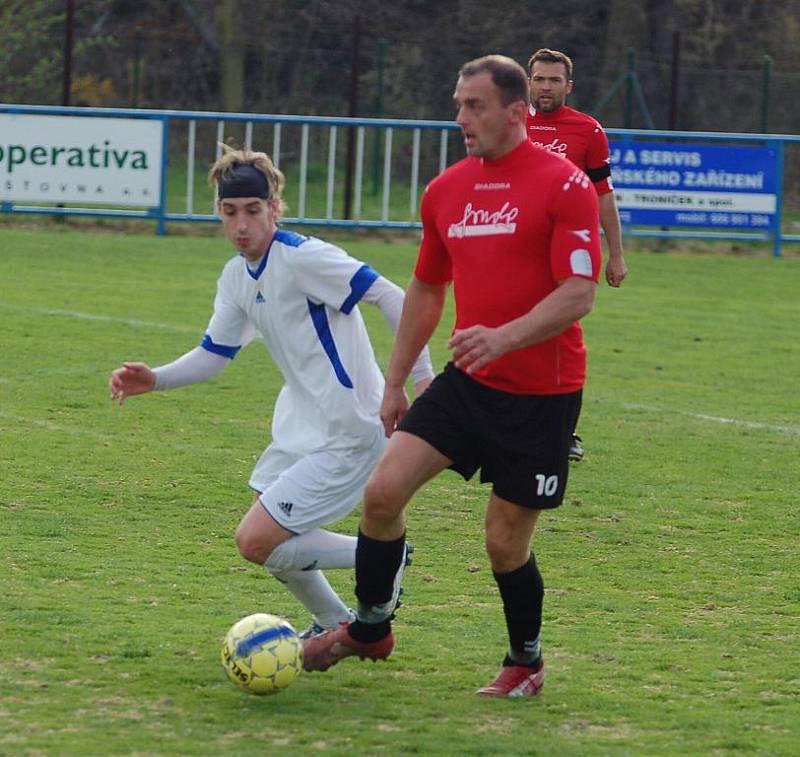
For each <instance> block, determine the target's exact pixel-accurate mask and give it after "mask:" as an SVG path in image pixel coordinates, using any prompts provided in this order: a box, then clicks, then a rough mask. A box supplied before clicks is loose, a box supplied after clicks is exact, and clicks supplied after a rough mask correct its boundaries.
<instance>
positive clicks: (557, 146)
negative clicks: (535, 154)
mask: <svg viewBox="0 0 800 757" xmlns="http://www.w3.org/2000/svg"><path fill="white" fill-rule="evenodd" d="M531 142H533V144H535V145H536V146H537V147H543V148H544V149H545V150H547V151H548V152H552V153H555V154H556V155H560V156H561V157H562V158H564V157H566V155H567V143H566V142H560V141H559V139H558V137H553V141H552V142H536V141H535V140H533V139H532V140H531Z"/></svg>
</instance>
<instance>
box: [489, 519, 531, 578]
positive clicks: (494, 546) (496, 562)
mask: <svg viewBox="0 0 800 757" xmlns="http://www.w3.org/2000/svg"><path fill="white" fill-rule="evenodd" d="M485 544H486V554H487V555H488V556H489V562H490V564H491V566H492V570H494V571H495V572H496V573H506V572H508V571H510V570H514V569H515V568H518V567H519V566H520V565H521V564H522V563H523V562H525V560H526V559H527V555H528V553H529V550H530V547H529V545H528V544H527V543H519V540H518V539H515V538H514V534H511V533H507V532H505V531H504V530H502V529H493V528H487V529H486V538H485Z"/></svg>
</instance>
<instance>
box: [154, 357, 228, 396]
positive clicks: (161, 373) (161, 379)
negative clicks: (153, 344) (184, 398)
mask: <svg viewBox="0 0 800 757" xmlns="http://www.w3.org/2000/svg"><path fill="white" fill-rule="evenodd" d="M230 362H231V361H230V360H229V359H228V358H226V357H222V355H217V354H216V353H214V352H209V351H208V350H205V349H203V348H202V347H195V348H194V349H193V350H191V351H190V352H187V353H186V354H185V355H181V357H179V358H178V359H177V360H174V361H173V362H171V363H167V365H160V366H158V368H153V373H155V375H156V385H155V389H156V390H157V391H161V390H163V389H177V388H178V387H180V386H187V385H188V384H196V383H197V382H198V381H205V380H206V379H210V378H211V377H212V376H216V375H217V374H218V373H219V372H220V371H221V370H222V369H223V368H224V367H225V366H226V365H227V364H228V363H230Z"/></svg>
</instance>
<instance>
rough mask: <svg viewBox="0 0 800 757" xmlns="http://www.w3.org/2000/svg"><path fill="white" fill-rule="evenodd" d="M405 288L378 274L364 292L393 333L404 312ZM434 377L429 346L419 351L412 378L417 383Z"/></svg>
mask: <svg viewBox="0 0 800 757" xmlns="http://www.w3.org/2000/svg"><path fill="white" fill-rule="evenodd" d="M404 297H405V295H404V294H403V290H402V289H401V288H400V287H399V286H397V284H394V283H393V282H391V281H389V280H388V279H385V278H384V277H383V276H378V278H377V279H375V281H373V282H372V286H371V287H370V288H369V289H367V291H366V292H365V293H364V297H363V300H364V302H369V303H370V304H371V305H375V306H377V307H378V308H379V309H380V311H381V313H383V317H384V318H385V319H386V322H387V323H388V324H389V328H390V329H391V330H392V333H393V334H397V329H398V327H399V326H400V316H401V315H402V313H403V298H404ZM431 378H433V365H432V364H431V356H430V352H429V351H428V348H427V346H426V347H424V348H423V349H422V352H420V353H419V357H418V358H417V361H416V362H415V363H414V367H413V368H412V369H411V380H412V381H413V382H414V383H415V384H416V383H417V382H418V381H422V380H423V379H431Z"/></svg>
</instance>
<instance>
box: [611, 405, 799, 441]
mask: <svg viewBox="0 0 800 757" xmlns="http://www.w3.org/2000/svg"><path fill="white" fill-rule="evenodd" d="M622 406H623V407H624V408H626V409H627V410H645V411H647V412H649V413H674V414H675V415H683V416H685V417H687V418H695V419H696V420H699V421H711V422H712V423H721V424H724V425H728V426H739V427H740V428H752V429H766V430H767V431H777V432H779V433H782V434H794V435H800V426H780V425H778V424H775V423H762V422H761V421H745V420H742V419H741V418H726V417H724V416H721V415H709V414H708V413H691V412H689V411H688V410H675V409H674V408H672V409H671V410H665V409H664V408H661V407H656V406H655V405H641V404H638V403H636V402H623V403H622Z"/></svg>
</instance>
